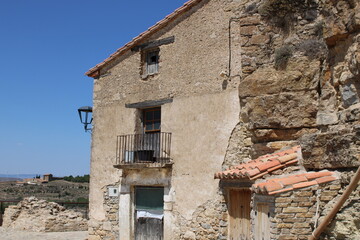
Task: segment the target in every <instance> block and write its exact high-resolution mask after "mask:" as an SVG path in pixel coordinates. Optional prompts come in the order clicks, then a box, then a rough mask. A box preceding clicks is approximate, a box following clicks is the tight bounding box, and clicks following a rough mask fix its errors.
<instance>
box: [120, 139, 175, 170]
mask: <svg viewBox="0 0 360 240" xmlns="http://www.w3.org/2000/svg"><path fill="white" fill-rule="evenodd" d="M170 149H171V133H166V132H157V133H146V134H130V135H121V136H118V137H117V143H116V165H130V164H139V163H170Z"/></svg>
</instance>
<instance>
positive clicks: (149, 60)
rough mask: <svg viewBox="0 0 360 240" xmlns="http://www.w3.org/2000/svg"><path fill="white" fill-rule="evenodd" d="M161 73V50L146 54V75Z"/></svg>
mask: <svg viewBox="0 0 360 240" xmlns="http://www.w3.org/2000/svg"><path fill="white" fill-rule="evenodd" d="M157 72H159V50H156V51H150V52H147V53H146V73H147V74H154V73H157Z"/></svg>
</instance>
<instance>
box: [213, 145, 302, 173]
mask: <svg viewBox="0 0 360 240" xmlns="http://www.w3.org/2000/svg"><path fill="white" fill-rule="evenodd" d="M300 159H302V155H301V147H300V146H296V147H292V148H290V149H287V150H284V151H280V152H277V153H273V154H267V155H264V156H261V157H259V158H257V159H255V160H251V161H249V162H247V163H243V164H240V165H237V166H234V167H232V168H230V169H228V170H226V171H222V172H218V173H215V178H218V179H249V180H255V179H258V178H261V177H263V176H264V175H266V174H269V173H271V172H273V171H275V170H278V169H282V168H285V167H287V166H289V165H293V164H296V163H298V162H299V160H300Z"/></svg>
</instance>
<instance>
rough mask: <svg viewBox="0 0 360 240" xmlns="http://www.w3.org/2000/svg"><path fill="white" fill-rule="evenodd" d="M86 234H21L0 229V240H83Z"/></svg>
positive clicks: (21, 232) (20, 232)
mask: <svg viewBox="0 0 360 240" xmlns="http://www.w3.org/2000/svg"><path fill="white" fill-rule="evenodd" d="M87 237H88V233H87V232H48V233H39V232H23V231H15V230H11V229H7V228H3V227H0V240H85V239H87Z"/></svg>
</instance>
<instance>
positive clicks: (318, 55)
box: [296, 39, 328, 60]
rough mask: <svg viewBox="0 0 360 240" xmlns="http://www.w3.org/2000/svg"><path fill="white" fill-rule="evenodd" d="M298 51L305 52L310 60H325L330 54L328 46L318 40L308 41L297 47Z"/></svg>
mask: <svg viewBox="0 0 360 240" xmlns="http://www.w3.org/2000/svg"><path fill="white" fill-rule="evenodd" d="M296 48H297V50H298V51H300V52H303V53H304V55H305V56H307V57H308V58H309V59H310V60H313V59H325V58H326V56H327V53H328V48H327V45H326V44H325V42H324V41H320V40H318V39H308V40H305V41H304V42H302V43H300V44H298V45H297V46H296Z"/></svg>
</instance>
